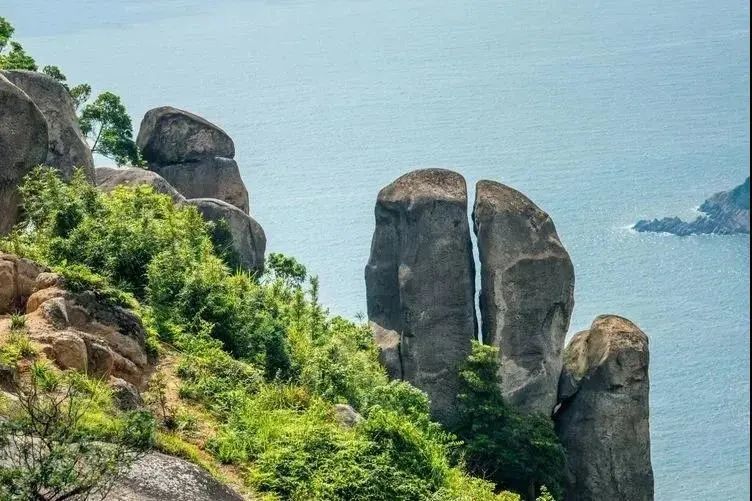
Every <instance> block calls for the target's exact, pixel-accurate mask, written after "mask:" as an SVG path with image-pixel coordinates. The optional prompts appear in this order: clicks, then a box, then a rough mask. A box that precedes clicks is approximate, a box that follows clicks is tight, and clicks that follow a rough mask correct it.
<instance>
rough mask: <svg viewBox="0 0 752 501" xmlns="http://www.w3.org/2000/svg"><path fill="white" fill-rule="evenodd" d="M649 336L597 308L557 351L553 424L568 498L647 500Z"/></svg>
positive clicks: (575, 500) (649, 484)
mask: <svg viewBox="0 0 752 501" xmlns="http://www.w3.org/2000/svg"><path fill="white" fill-rule="evenodd" d="M648 362H649V352H648V338H647V336H646V335H645V333H643V332H642V331H641V330H640V329H639V328H638V327H637V326H636V325H635V324H633V323H632V322H630V321H629V320H627V319H625V318H622V317H618V316H614V315H603V316H599V317H597V318H596V319H595V321H594V322H593V324H592V326H591V327H590V330H587V331H583V332H580V333H578V334H576V335H575V336H574V338H572V341H571V342H570V343H569V345H568V346H567V349H566V352H565V355H564V370H563V371H562V374H561V381H560V387H559V399H560V407H559V409H558V410H557V413H556V415H555V421H556V432H557V434H558V435H559V438H560V439H561V442H562V445H563V446H564V448H565V450H566V454H567V483H568V486H567V497H566V500H568V501H591V500H592V501H596V500H598V501H600V500H603V499H608V500H613V501H652V499H653V468H652V465H651V461H650V425H649V387H650V383H649V378H648Z"/></svg>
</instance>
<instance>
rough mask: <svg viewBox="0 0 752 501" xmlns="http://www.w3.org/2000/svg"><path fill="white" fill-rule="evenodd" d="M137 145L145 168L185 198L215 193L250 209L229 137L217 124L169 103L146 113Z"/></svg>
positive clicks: (242, 208)
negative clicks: (161, 178)
mask: <svg viewBox="0 0 752 501" xmlns="http://www.w3.org/2000/svg"><path fill="white" fill-rule="evenodd" d="M136 144H137V145H138V147H139V148H140V149H141V152H142V154H143V156H144V159H145V160H146V161H147V162H148V163H149V167H150V168H151V169H152V170H154V171H155V172H156V173H158V174H159V175H161V176H162V177H164V178H165V179H166V180H167V181H168V182H169V183H170V184H171V185H172V186H174V187H175V188H176V189H177V190H178V191H179V192H180V193H182V194H183V195H184V196H185V197H186V198H217V199H219V200H223V201H225V202H228V203H230V204H232V205H234V206H236V207H238V208H239V209H241V210H243V211H245V212H246V213H248V212H249V203H248V191H247V190H246V188H245V185H244V184H243V180H242V179H241V177H240V170H239V169H238V164H237V163H236V162H235V160H233V159H232V158H233V157H234V156H235V146H234V144H233V142H232V139H230V137H229V136H228V135H227V134H226V133H225V132H224V131H223V130H222V129H220V128H219V127H217V126H216V125H214V124H212V123H210V122H208V121H207V120H204V119H203V118H201V117H199V116H196V115H194V114H192V113H188V112H187V111H183V110H178V109H176V108H172V107H170V106H163V107H160V108H154V109H152V110H149V111H148V112H146V115H144V118H143V120H142V121H141V127H140V129H139V132H138V138H137V139H136Z"/></svg>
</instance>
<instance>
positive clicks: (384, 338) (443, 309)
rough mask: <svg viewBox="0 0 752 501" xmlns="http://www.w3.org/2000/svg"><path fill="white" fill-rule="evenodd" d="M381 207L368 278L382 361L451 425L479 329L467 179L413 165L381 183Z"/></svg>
mask: <svg viewBox="0 0 752 501" xmlns="http://www.w3.org/2000/svg"><path fill="white" fill-rule="evenodd" d="M375 214H376V228H375V231H374V234H373V241H372V244H371V256H370V259H369V261H368V265H367V266H366V269H365V278H366V287H367V300H368V318H369V320H370V322H371V326H372V328H373V331H374V336H375V339H376V342H377V343H378V344H379V345H380V347H381V349H382V361H383V362H384V363H385V364H386V366H387V368H388V371H389V374H390V376H391V377H393V378H399V379H404V380H406V381H409V382H411V383H412V384H414V385H415V386H417V387H418V388H420V389H422V390H424V391H425V392H426V393H427V394H428V396H429V398H430V400H431V408H432V412H433V414H434V416H435V417H436V419H438V420H439V421H441V422H443V423H445V424H450V425H451V424H452V423H453V422H454V419H455V417H456V415H455V412H456V405H455V404H456V395H457V392H458V389H459V378H458V367H459V365H460V364H461V363H462V362H463V361H464V360H465V358H467V355H468V354H469V352H470V347H471V341H472V340H473V339H475V337H476V331H477V326H476V320H475V304H474V290H475V265H474V263H473V254H472V244H471V241H470V229H469V226H468V221H467V187H466V184H465V180H464V179H463V177H462V176H461V175H459V174H457V173H455V172H452V171H448V170H444V169H424V170H416V171H413V172H410V173H408V174H406V175H404V176H402V177H400V178H399V179H397V180H396V181H394V182H393V183H392V184H390V185H388V186H386V187H385V188H383V189H382V190H381V192H380V193H379V196H378V200H377V202H376V209H375Z"/></svg>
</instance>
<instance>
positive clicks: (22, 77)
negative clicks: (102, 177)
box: [3, 70, 94, 183]
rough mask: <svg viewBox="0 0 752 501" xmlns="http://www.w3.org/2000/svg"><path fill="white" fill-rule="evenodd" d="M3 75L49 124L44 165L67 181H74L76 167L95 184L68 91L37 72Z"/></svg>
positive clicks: (4, 72) (89, 157) (89, 153)
mask: <svg viewBox="0 0 752 501" xmlns="http://www.w3.org/2000/svg"><path fill="white" fill-rule="evenodd" d="M3 75H4V76H5V77H6V78H7V79H8V80H9V81H10V82H11V83H13V84H14V85H15V86H16V87H18V88H20V89H21V90H23V91H24V92H25V93H26V94H27V95H28V96H29V97H30V98H31V99H32V101H34V104H36V105H37V107H38V108H39V110H40V111H41V112H42V115H44V118H45V120H47V126H48V135H49V137H48V139H49V143H48V150H47V157H46V158H45V160H44V163H45V164H46V165H49V166H50V167H55V168H57V169H58V170H60V172H62V174H63V177H64V178H65V179H70V178H71V176H72V175H73V170H74V168H75V167H78V168H81V169H82V170H83V172H84V174H85V175H86V177H87V178H88V179H89V181H91V182H92V183H93V182H94V160H93V158H92V155H91V149H90V148H89V145H88V144H87V143H86V139H85V138H84V135H83V134H82V133H81V129H80V128H79V126H78V118H77V117H76V108H75V105H74V104H73V98H71V95H70V93H69V92H68V89H66V88H65V86H63V84H62V83H60V82H58V81H57V80H55V79H54V78H52V77H49V76H47V75H45V74H44V73H38V72H36V71H25V70H10V71H3Z"/></svg>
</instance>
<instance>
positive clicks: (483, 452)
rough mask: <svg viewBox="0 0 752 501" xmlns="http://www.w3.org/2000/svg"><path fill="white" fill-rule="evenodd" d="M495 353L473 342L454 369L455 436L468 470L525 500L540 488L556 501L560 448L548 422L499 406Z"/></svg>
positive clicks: (560, 475)
mask: <svg viewBox="0 0 752 501" xmlns="http://www.w3.org/2000/svg"><path fill="white" fill-rule="evenodd" d="M497 354H498V349H497V348H493V347H491V346H486V345H483V344H480V343H478V342H473V347H472V352H471V353H470V356H469V357H468V358H467V361H466V362H465V364H464V366H463V368H462V369H461V371H460V379H461V383H462V387H461V390H460V395H459V401H460V420H459V421H460V424H459V425H458V427H457V429H456V430H455V432H456V433H457V436H458V437H459V438H461V439H462V440H463V441H464V443H465V445H464V450H465V454H466V459H467V464H468V467H469V468H470V471H471V472H472V473H474V474H475V475H479V476H482V477H485V478H487V479H489V480H492V481H494V482H496V484H497V485H498V486H500V487H503V488H510V489H512V490H515V491H517V492H523V493H527V497H528V499H530V500H534V499H535V493H536V492H537V491H538V489H540V488H541V487H542V486H543V485H545V486H547V487H548V489H549V490H550V491H551V494H553V495H554V496H555V497H557V498H560V497H561V485H562V483H563V472H564V450H563V448H562V446H561V444H560V443H559V440H558V438H557V437H556V434H555V433H554V429H553V423H552V422H551V420H550V419H549V418H547V417H546V416H543V415H536V414H522V413H520V412H519V411H516V410H515V409H513V408H512V407H510V406H508V405H507V404H506V402H504V399H503V398H502V394H501V390H500V389H499V382H500V380H499V376H498V372H499V362H498V357H497Z"/></svg>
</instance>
